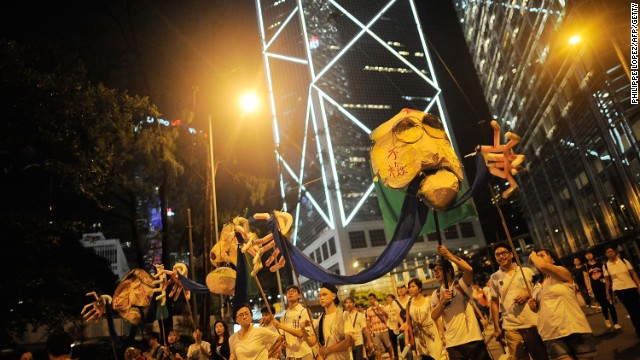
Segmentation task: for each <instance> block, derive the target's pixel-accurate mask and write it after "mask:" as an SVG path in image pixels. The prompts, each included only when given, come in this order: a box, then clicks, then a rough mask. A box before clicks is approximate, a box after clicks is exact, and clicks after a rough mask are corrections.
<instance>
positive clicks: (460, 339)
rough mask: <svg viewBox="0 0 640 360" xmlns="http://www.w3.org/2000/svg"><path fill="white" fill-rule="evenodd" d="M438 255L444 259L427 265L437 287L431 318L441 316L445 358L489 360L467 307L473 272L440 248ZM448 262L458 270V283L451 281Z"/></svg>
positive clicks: (472, 313) (452, 274)
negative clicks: (447, 354) (437, 282)
mask: <svg viewBox="0 0 640 360" xmlns="http://www.w3.org/2000/svg"><path fill="white" fill-rule="evenodd" d="M438 254H440V256H441V257H443V258H444V259H443V260H438V261H435V262H433V263H431V264H429V268H430V269H431V270H433V274H434V276H435V278H436V279H437V280H438V281H439V282H440V284H441V287H440V288H439V289H438V290H436V291H434V292H433V294H432V295H431V318H432V319H433V320H434V321H436V322H437V320H438V318H439V317H440V316H442V320H443V323H444V328H445V330H444V339H443V341H444V342H445V346H446V348H447V352H448V353H449V359H450V360H454V359H455V360H463V359H469V360H472V359H473V360H491V358H490V357H489V353H488V352H487V347H486V345H485V343H484V337H483V336H482V331H481V330H480V325H479V323H478V320H477V318H476V314H475V313H474V311H473V307H472V305H471V302H472V301H473V298H472V294H473V292H472V291H473V290H472V288H471V285H472V283H473V269H472V268H471V266H470V265H469V264H468V263H467V262H466V261H464V260H462V259H461V258H459V257H457V256H455V255H453V254H452V253H450V252H449V250H447V248H446V247H445V246H444V245H440V246H438ZM450 261H451V262H453V263H455V264H456V265H457V266H458V268H459V269H461V270H462V279H461V280H460V281H454V273H453V266H452V265H451V262H450ZM445 279H446V281H445ZM445 285H446V286H445Z"/></svg>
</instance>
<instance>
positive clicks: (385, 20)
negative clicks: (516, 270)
mask: <svg viewBox="0 0 640 360" xmlns="http://www.w3.org/2000/svg"><path fill="white" fill-rule="evenodd" d="M256 4H257V10H258V17H259V26H260V31H261V36H262V42H263V54H264V63H265V67H266V73H267V81H268V86H269V89H270V95H271V108H272V113H273V119H272V120H273V133H274V139H275V144H276V156H277V161H278V165H279V170H280V171H279V173H280V191H281V194H282V198H283V206H284V210H286V211H288V212H290V213H292V214H293V215H294V218H295V221H296V232H295V234H294V235H293V241H294V242H295V243H296V245H297V246H298V247H299V248H301V249H304V250H305V252H306V253H307V254H308V255H309V256H311V257H312V258H313V259H314V260H315V261H316V262H318V263H321V264H322V265H323V267H325V268H328V269H331V270H333V271H335V272H337V273H341V274H352V273H354V272H356V271H358V270H360V269H361V268H362V267H363V266H366V264H367V263H368V262H371V261H372V259H373V258H375V257H376V256H377V255H378V254H379V253H380V250H382V248H383V247H384V246H385V245H386V244H387V241H388V239H387V237H386V236H385V233H384V230H383V223H382V217H381V213H380V209H379V207H378V203H377V200H376V197H375V192H374V187H373V182H372V176H371V171H370V163H369V147H370V140H369V133H370V132H371V131H372V130H373V129H375V128H376V127H377V126H378V125H379V124H381V123H383V122H384V121H386V120H388V119H390V118H391V117H392V116H393V115H395V114H396V113H398V112H399V111H400V110H401V109H403V108H412V109H419V110H424V111H426V112H431V113H435V114H437V115H439V116H440V117H441V118H442V120H443V122H444V124H445V127H447V126H448V120H447V113H446V110H445V107H444V103H443V99H442V92H441V90H440V87H439V85H438V80H437V78H436V74H435V73H434V71H433V67H432V64H431V60H430V57H429V53H428V51H427V47H426V43H425V39H424V36H423V34H422V29H421V27H420V21H419V18H418V15H417V13H416V8H415V5H414V3H413V1H410V0H396V1H389V0H384V1H380V0H372V1H346V2H344V1H340V2H338V1H293V0H276V1H264V0H257V2H256ZM446 130H447V133H449V137H450V139H451V140H452V143H453V144H454V147H455V139H454V138H453V137H452V136H451V132H450V131H449V129H448V128H447V129H446ZM444 232H445V235H447V234H448V236H449V239H456V240H453V241H456V242H455V244H456V245H460V246H469V245H472V244H478V243H483V242H484V238H483V237H482V233H481V230H480V227H479V226H478V222H477V219H476V218H472V219H469V220H468V221H466V222H463V223H462V224H459V225H455V226H453V227H451V228H449V229H447V230H446V231H444ZM460 233H462V235H461V234H460ZM434 248H435V246H434V245H433V243H425V242H424V239H422V243H421V244H418V245H416V246H415V247H414V253H413V254H412V255H410V256H415V257H418V258H421V260H422V261H423V260H424V256H425V255H426V254H427V250H431V251H433V249H434ZM419 253H420V254H419ZM356 261H357V263H358V264H359V265H358V266H352V264H354V263H355V262H356Z"/></svg>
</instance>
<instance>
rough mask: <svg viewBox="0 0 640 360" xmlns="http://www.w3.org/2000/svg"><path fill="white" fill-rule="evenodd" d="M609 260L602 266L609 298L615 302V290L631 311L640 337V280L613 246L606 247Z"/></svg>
mask: <svg viewBox="0 0 640 360" xmlns="http://www.w3.org/2000/svg"><path fill="white" fill-rule="evenodd" d="M604 254H605V255H606V256H607V261H606V262H605V263H604V266H603V267H602V272H603V274H604V282H605V289H606V291H607V300H608V301H609V302H610V303H611V302H613V295H612V294H611V290H610V289H613V291H614V292H615V294H616V296H617V297H618V299H620V302H622V305H624V307H625V309H627V312H628V313H629V317H630V318H631V323H633V327H635V329H636V336H638V337H640V294H639V293H640V280H639V279H638V274H636V271H635V270H633V267H632V266H631V264H630V263H629V262H628V261H627V260H624V259H621V258H620V256H618V252H617V251H616V249H614V248H613V247H612V246H609V247H607V248H606V249H605V252H604Z"/></svg>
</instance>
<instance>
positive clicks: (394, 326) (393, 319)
mask: <svg viewBox="0 0 640 360" xmlns="http://www.w3.org/2000/svg"><path fill="white" fill-rule="evenodd" d="M384 309H385V311H386V312H387V314H389V318H388V319H387V327H388V328H389V329H390V330H392V331H393V332H394V333H396V334H398V328H399V327H400V323H399V320H398V317H399V316H400V310H401V309H400V306H398V303H396V302H395V300H394V301H393V302H392V303H391V304H388V305H385V307H384Z"/></svg>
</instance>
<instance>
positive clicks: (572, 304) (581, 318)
mask: <svg viewBox="0 0 640 360" xmlns="http://www.w3.org/2000/svg"><path fill="white" fill-rule="evenodd" d="M529 262H530V263H532V264H533V265H534V266H535V267H536V269H538V270H539V271H540V272H541V273H542V275H543V278H542V282H539V283H538V284H536V286H535V287H534V289H533V298H532V299H529V307H530V308H531V310H533V311H534V312H537V313H538V331H539V332H540V336H541V337H542V340H544V344H545V346H546V347H547V352H548V353H549V357H550V358H551V359H552V360H569V359H582V360H587V359H593V358H594V357H595V355H596V346H595V338H594V337H593V332H592V331H591V327H590V326H589V323H588V322H587V317H586V316H585V314H584V313H583V312H582V309H580V304H578V299H577V298H576V285H575V283H574V282H573V276H572V275H571V272H570V271H569V270H568V269H567V268H565V267H563V266H562V265H561V264H560V260H559V259H558V257H557V256H556V255H555V253H554V252H553V251H551V250H548V249H540V250H538V251H533V252H531V255H529Z"/></svg>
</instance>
